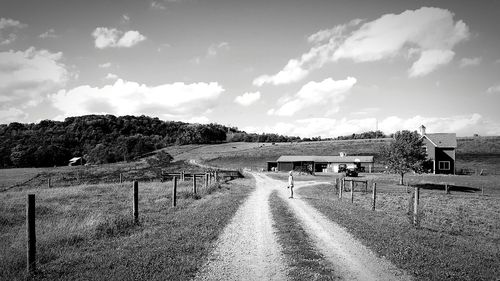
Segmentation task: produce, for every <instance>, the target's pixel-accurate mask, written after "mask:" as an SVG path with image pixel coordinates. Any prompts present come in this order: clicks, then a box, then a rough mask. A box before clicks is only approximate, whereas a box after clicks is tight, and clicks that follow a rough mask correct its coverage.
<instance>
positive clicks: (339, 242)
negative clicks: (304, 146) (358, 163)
mask: <svg viewBox="0 0 500 281" xmlns="http://www.w3.org/2000/svg"><path fill="white" fill-rule="evenodd" d="M253 175H254V176H255V178H256V179H257V184H263V185H265V186H266V188H267V189H270V190H272V189H277V190H278V191H279V192H278V193H279V195H280V196H281V197H282V198H286V201H287V202H288V206H289V207H290V209H291V210H293V212H294V213H295V215H296V216H297V218H298V219H299V221H300V222H301V223H302V224H303V226H304V228H305V229H306V232H307V233H308V235H309V236H310V237H311V238H312V239H313V240H314V241H315V243H316V247H317V248H318V250H319V251H320V252H321V253H322V254H323V256H324V257H325V258H326V259H327V260H328V261H329V262H331V263H332V264H333V265H334V269H335V270H336V272H338V273H339V274H340V275H341V276H342V277H343V278H344V279H345V280H370V281H371V280H413V277H412V276H410V275H408V274H407V273H406V272H404V271H403V270H401V269H399V268H397V267H396V266H395V265H393V264H392V263H391V262H390V261H388V260H387V259H384V258H379V257H377V255H376V254H374V253H373V252H372V251H371V250H369V249H368V248H367V247H365V246H364V245H362V244H361V243H360V242H359V241H358V240H357V239H355V238H354V237H353V236H352V235H350V234H349V233H348V232H347V231H346V230H345V229H344V228H342V227H341V226H339V225H338V224H336V223H334V222H332V221H330V220H328V219H327V218H326V217H324V216H323V215H322V214H321V213H319V212H318V211H317V210H316V209H314V208H313V207H311V206H310V205H308V204H307V202H305V201H304V200H301V199H300V194H297V195H296V198H295V199H287V198H288V190H287V189H286V188H284V187H285V186H286V183H284V182H283V181H278V180H273V179H271V178H269V177H268V176H266V175H264V174H262V173H254V174H253ZM311 184H317V183H314V182H295V185H296V189H300V188H301V187H303V186H306V185H311Z"/></svg>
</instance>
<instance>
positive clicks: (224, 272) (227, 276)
mask: <svg viewBox="0 0 500 281" xmlns="http://www.w3.org/2000/svg"><path fill="white" fill-rule="evenodd" d="M256 181H257V182H256V190H255V191H254V192H253V193H252V194H251V195H250V196H249V198H248V199H247V200H246V201H245V202H244V203H243V204H242V205H241V207H240V208H239V209H238V211H237V212H236V214H235V215H234V217H233V219H232V220H231V222H230V223H229V225H227V226H226V228H225V229H224V231H223V233H222V235H221V236H220V237H219V239H218V241H217V243H216V246H215V249H214V251H213V252H212V253H211V254H210V256H209V259H208V262H207V263H206V264H205V265H204V266H203V267H202V268H201V269H200V271H199V272H198V274H197V275H196V276H195V278H194V280H286V279H287V272H288V268H287V266H286V262H285V257H284V256H283V254H282V250H281V246H280V245H279V244H278V242H277V239H276V236H275V229H274V227H273V221H272V217H271V211H270V208H269V197H270V194H271V192H272V190H273V189H271V188H268V187H267V185H266V184H265V182H264V180H263V179H262V178H257V177H256Z"/></svg>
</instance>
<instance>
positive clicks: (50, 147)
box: [0, 115, 300, 168]
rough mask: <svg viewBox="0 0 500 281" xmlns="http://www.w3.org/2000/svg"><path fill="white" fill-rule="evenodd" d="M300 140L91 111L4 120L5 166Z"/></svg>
mask: <svg viewBox="0 0 500 281" xmlns="http://www.w3.org/2000/svg"><path fill="white" fill-rule="evenodd" d="M296 140H300V138H298V137H285V136H281V135H276V134H248V133H246V132H244V131H239V130H238V128H236V127H227V126H223V125H219V124H213V123H212V124H191V123H185V122H178V121H162V120H160V119H158V118H152V117H148V116H119V117H116V116H113V115H86V116H79V117H69V118H66V119H65V120H64V121H52V120H43V121H41V122H39V123H31V124H22V123H18V122H13V123H10V124H8V125H7V124H0V168H7V167H51V166H61V165H67V164H68V160H69V159H71V158H72V157H84V158H85V160H86V161H87V162H88V163H92V164H101V163H113V162H118V161H131V160H134V159H136V158H138V157H140V156H141V155H144V154H146V153H148V152H151V151H154V150H157V149H161V148H163V147H166V146H169V145H184V144H211V143H221V142H226V141H250V142H283V141H296Z"/></svg>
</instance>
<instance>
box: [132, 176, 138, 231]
mask: <svg viewBox="0 0 500 281" xmlns="http://www.w3.org/2000/svg"><path fill="white" fill-rule="evenodd" d="M133 188H134V200H133V210H134V222H135V223H138V222H139V182H138V181H134V184H133Z"/></svg>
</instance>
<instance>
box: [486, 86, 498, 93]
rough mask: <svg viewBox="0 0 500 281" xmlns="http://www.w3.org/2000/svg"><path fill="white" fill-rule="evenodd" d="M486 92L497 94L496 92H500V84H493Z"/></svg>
mask: <svg viewBox="0 0 500 281" xmlns="http://www.w3.org/2000/svg"><path fill="white" fill-rule="evenodd" d="M486 92H487V93H488V94H495V93H500V84H497V85H493V86H491V87H489V88H488V89H487V90H486Z"/></svg>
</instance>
